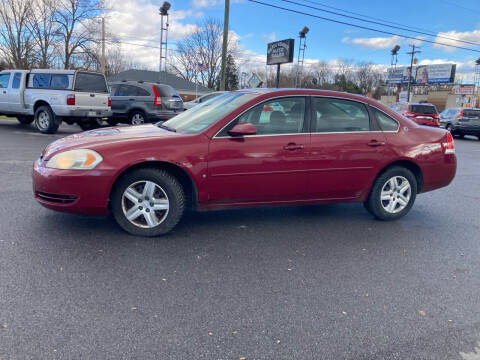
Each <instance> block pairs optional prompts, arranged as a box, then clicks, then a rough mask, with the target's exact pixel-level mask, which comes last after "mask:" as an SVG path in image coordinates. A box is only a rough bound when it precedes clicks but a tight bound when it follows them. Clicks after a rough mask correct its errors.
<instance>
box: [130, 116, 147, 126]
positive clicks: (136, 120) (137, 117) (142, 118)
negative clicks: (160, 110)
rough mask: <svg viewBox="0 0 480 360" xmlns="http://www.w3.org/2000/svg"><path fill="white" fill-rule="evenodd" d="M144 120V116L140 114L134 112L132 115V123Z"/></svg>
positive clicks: (141, 122) (139, 122) (140, 122)
mask: <svg viewBox="0 0 480 360" xmlns="http://www.w3.org/2000/svg"><path fill="white" fill-rule="evenodd" d="M144 122H145V118H144V117H143V115H142V114H139V113H136V114H135V115H133V116H132V125H140V124H143V123H144Z"/></svg>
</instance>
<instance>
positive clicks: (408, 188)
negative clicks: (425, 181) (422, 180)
mask: <svg viewBox="0 0 480 360" xmlns="http://www.w3.org/2000/svg"><path fill="white" fill-rule="evenodd" d="M416 196H417V180H416V178H415V175H413V174H412V172H411V171H410V170H408V169H406V168H404V167H399V166H398V167H397V166H396V167H392V168H390V169H388V170H387V171H385V172H383V173H382V174H380V175H379V176H378V178H377V179H376V180H375V182H374V184H373V187H372V189H371V191H370V195H369V196H368V199H367V201H366V202H365V203H364V205H365V208H366V209H367V210H368V211H369V212H370V213H371V214H372V215H373V216H375V217H376V218H377V219H379V220H396V219H398V218H401V217H402V216H404V215H406V214H407V213H408V212H409V211H410V209H411V208H412V206H413V203H414V202H415V198H416Z"/></svg>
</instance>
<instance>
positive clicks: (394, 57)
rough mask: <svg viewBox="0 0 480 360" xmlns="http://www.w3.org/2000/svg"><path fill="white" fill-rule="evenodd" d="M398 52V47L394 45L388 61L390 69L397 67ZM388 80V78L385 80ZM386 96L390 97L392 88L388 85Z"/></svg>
mask: <svg viewBox="0 0 480 360" xmlns="http://www.w3.org/2000/svg"><path fill="white" fill-rule="evenodd" d="M398 50H400V45H395V46H394V47H393V49H392V50H390V54H391V55H392V59H391V61H390V64H391V65H392V68H393V69H395V68H396V67H397V63H398ZM387 79H388V78H387ZM388 85H389V86H388V95H392V90H393V88H392V86H391V84H390V83H389V84H388Z"/></svg>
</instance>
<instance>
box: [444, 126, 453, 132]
mask: <svg viewBox="0 0 480 360" xmlns="http://www.w3.org/2000/svg"><path fill="white" fill-rule="evenodd" d="M445 130H447V131H450V132H452V124H447V126H445Z"/></svg>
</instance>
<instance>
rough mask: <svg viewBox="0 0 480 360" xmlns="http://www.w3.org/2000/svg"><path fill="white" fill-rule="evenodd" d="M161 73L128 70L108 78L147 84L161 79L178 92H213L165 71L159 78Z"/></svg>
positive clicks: (109, 79)
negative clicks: (141, 81)
mask: <svg viewBox="0 0 480 360" xmlns="http://www.w3.org/2000/svg"><path fill="white" fill-rule="evenodd" d="M158 75H159V72H158V71H150V70H135V69H132V70H127V71H122V72H121V73H118V74H116V75H111V76H108V77H107V80H108V81H122V80H133V81H138V80H143V81H145V82H153V83H155V82H159V78H160V79H161V81H160V82H161V83H162V84H167V85H170V86H172V87H173V88H174V89H176V90H190V91H195V88H197V90H198V91H200V92H207V91H212V90H211V89H209V88H207V87H205V86H202V85H197V86H195V83H193V82H191V81H187V80H185V79H182V78H181V77H179V76H175V75H173V74H169V73H167V72H165V71H162V73H161V77H159V76H158Z"/></svg>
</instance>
